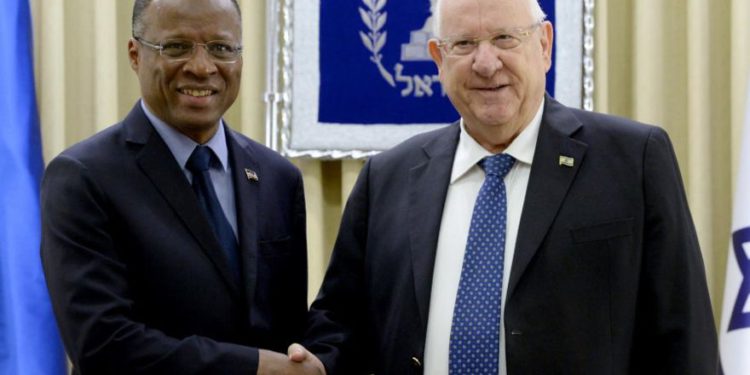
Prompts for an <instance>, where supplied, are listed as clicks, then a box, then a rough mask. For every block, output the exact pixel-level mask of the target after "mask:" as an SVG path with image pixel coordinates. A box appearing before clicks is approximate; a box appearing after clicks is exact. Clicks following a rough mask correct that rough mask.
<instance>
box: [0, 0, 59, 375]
mask: <svg viewBox="0 0 750 375" xmlns="http://www.w3.org/2000/svg"><path fill="white" fill-rule="evenodd" d="M0 4H2V5H0V46H2V49H0V51H2V52H0V53H2V56H0V114H2V124H0V173H2V175H1V176H0V374H8V375H11V374H23V375H27V374H30V375H35V374H64V373H65V371H66V365H65V357H64V353H63V350H62V345H61V342H60V338H59V336H58V333H57V326H56V325H55V321H54V317H53V315H52V309H51V306H50V302H49V296H48V294H47V287H46V285H45V283H44V275H43V273H42V265H41V257H40V255H39V241H40V230H41V228H40V219H39V181H40V177H41V174H42V169H43V162H42V152H41V140H40V135H39V118H38V114H37V107H36V97H35V90H34V70H33V67H34V64H33V59H32V48H31V45H32V38H31V15H30V13H29V3H28V0H3V1H2V2H1V3H0Z"/></svg>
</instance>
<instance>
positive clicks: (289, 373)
mask: <svg viewBox="0 0 750 375" xmlns="http://www.w3.org/2000/svg"><path fill="white" fill-rule="evenodd" d="M258 353H259V360H258V375H325V374H326V371H325V367H323V364H322V363H321V362H320V360H319V359H318V358H317V357H316V356H314V355H313V354H312V353H310V352H308V351H307V350H306V349H305V348H304V347H303V346H302V345H299V344H292V345H291V346H289V350H288V355H283V354H281V353H276V352H273V351H270V350H265V349H259V350H258Z"/></svg>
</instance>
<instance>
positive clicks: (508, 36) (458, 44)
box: [438, 21, 543, 56]
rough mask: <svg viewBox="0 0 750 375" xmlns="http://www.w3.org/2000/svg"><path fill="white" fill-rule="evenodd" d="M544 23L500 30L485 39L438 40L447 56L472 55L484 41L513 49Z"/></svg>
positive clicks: (458, 38) (500, 47)
mask: <svg viewBox="0 0 750 375" xmlns="http://www.w3.org/2000/svg"><path fill="white" fill-rule="evenodd" d="M542 22H543V21H539V22H537V23H535V24H533V25H531V26H528V27H516V28H513V29H506V30H500V31H498V32H497V33H494V34H492V35H489V36H486V37H483V38H466V37H455V38H445V39H438V47H440V48H442V49H443V51H444V52H445V54H447V55H451V56H466V55H470V54H471V53H472V52H474V51H475V50H476V49H477V47H479V43H480V42H482V41H483V40H487V41H489V42H490V43H492V45H493V46H495V47H497V48H499V49H512V48H516V47H518V46H519V45H521V43H523V41H524V40H526V39H527V38H528V37H529V36H530V35H531V34H532V33H533V32H534V31H535V30H536V29H537V28H538V27H539V26H541V25H542Z"/></svg>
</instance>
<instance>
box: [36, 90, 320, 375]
mask: <svg viewBox="0 0 750 375" xmlns="http://www.w3.org/2000/svg"><path fill="white" fill-rule="evenodd" d="M226 130H227V144H228V148H229V155H230V157H229V159H230V163H231V166H232V168H233V183H234V189H235V198H236V206H237V207H236V209H237V226H238V228H237V229H238V237H239V252H240V259H241V269H242V280H241V284H237V283H236V282H233V281H232V276H231V273H230V272H231V271H230V269H229V267H228V264H227V260H226V257H225V256H224V255H223V252H222V250H221V248H220V247H219V243H218V240H217V239H216V236H215V235H214V234H213V231H212V228H211V226H210V224H209V221H208V219H207V218H206V217H205V215H204V213H203V211H202V210H201V208H200V206H199V204H198V201H197V199H196V197H195V195H194V193H193V191H192V189H191V187H190V183H189V182H188V180H187V179H186V178H185V175H184V174H183V172H182V170H181V168H180V166H179V165H178V164H177V162H176V161H175V159H174V157H173V156H172V153H171V152H170V151H169V149H168V147H167V146H166V144H165V143H164V141H163V140H162V138H161V137H160V136H159V134H158V133H157V132H156V131H155V130H154V129H153V126H152V125H151V124H150V122H149V121H148V119H147V118H146V117H145V115H144V113H143V111H142V109H141V107H140V105H139V104H136V106H135V107H134V108H133V110H132V111H131V112H130V114H129V115H128V116H127V118H125V120H124V121H122V122H121V123H119V124H116V125H115V126H113V127H110V128H108V129H106V130H104V131H103V132H101V133H99V134H97V135H95V136H93V137H91V138H89V139H88V140H86V141H83V142H81V143H79V144H77V145H75V146H73V147H71V148H70V149H68V150H66V151H65V152H63V153H62V154H60V155H59V156H58V157H56V158H55V159H54V160H53V161H52V162H51V163H50V164H49V166H48V167H47V170H46V172H45V176H44V180H43V184H42V199H41V204H42V248H41V251H42V259H43V263H44V270H45V274H46V278H47V285H48V287H49V291H50V295H51V297H52V304H53V308H54V310H55V314H56V317H57V322H58V325H59V327H60V331H61V333H62V338H63V341H64V343H65V347H66V350H67V352H68V354H69V356H70V358H71V360H72V362H73V365H74V367H75V371H76V372H77V373H81V374H253V373H255V371H256V367H257V361H258V351H257V348H267V349H272V350H277V351H284V352H285V350H286V346H287V345H288V344H289V343H291V342H292V341H295V340H299V338H300V336H301V334H302V330H303V329H304V328H303V325H304V317H305V314H306V311H307V304H306V293H307V290H306V288H307V273H306V272H307V269H306V238H305V203H304V194H303V187H302V179H301V175H300V173H299V171H298V170H297V169H296V168H295V167H294V166H293V165H292V164H290V163H289V162H288V161H287V160H285V159H284V158H282V157H281V156H279V155H278V154H277V153H275V152H273V151H271V150H269V149H267V148H266V147H264V146H262V145H260V144H258V143H256V142H253V141H252V140H250V139H248V138H247V137H244V136H243V135H241V134H239V133H237V132H234V131H231V130H230V129H228V128H227V129H226ZM245 168H247V169H250V170H252V171H255V172H256V174H257V177H258V180H257V181H254V180H251V179H250V178H248V177H247V175H246V173H245Z"/></svg>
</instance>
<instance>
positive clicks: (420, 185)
mask: <svg viewBox="0 0 750 375" xmlns="http://www.w3.org/2000/svg"><path fill="white" fill-rule="evenodd" d="M459 130H460V128H459V126H458V123H455V124H453V125H451V126H448V127H447V128H445V129H443V130H441V131H439V132H440V133H439V135H437V136H436V137H435V138H433V139H431V140H430V141H429V142H427V143H426V144H425V145H424V146H423V151H424V156H425V158H424V159H423V160H422V161H421V162H420V163H419V164H417V165H416V166H415V167H413V168H412V169H411V170H410V171H409V223H412V224H411V225H410V232H409V233H410V242H411V260H412V267H413V275H414V288H415V293H416V297H417V306H418V308H419V315H420V317H421V318H422V324H423V326H422V328H424V329H426V327H427V313H428V310H429V307H430V306H429V303H430V293H431V289H432V277H433V275H432V273H433V269H434V266H435V253H436V251H437V241H438V233H439V232H440V222H441V220H442V218H443V207H444V206H445V196H446V194H447V192H448V185H449V183H450V175H451V170H452V168H453V157H454V155H455V153H456V145H457V144H458V135H459Z"/></svg>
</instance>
